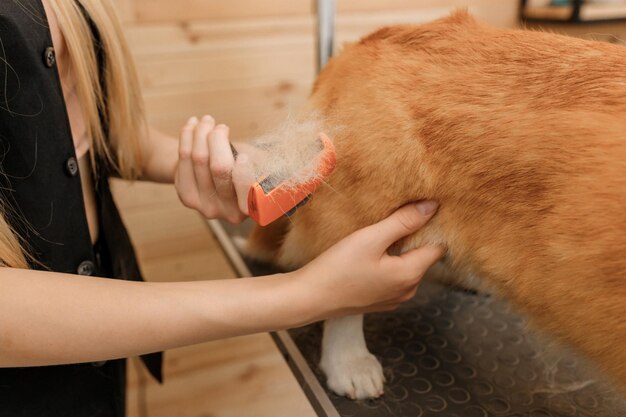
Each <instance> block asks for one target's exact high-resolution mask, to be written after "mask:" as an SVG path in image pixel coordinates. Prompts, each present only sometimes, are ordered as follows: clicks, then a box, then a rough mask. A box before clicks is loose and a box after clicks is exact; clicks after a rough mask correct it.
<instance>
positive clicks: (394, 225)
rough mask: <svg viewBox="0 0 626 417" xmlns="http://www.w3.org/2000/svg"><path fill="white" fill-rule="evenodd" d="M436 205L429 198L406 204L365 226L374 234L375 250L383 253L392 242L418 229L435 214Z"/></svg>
mask: <svg viewBox="0 0 626 417" xmlns="http://www.w3.org/2000/svg"><path fill="white" fill-rule="evenodd" d="M437 207H438V205H437V203H436V202H434V201H430V200H425V201H421V202H419V203H417V204H407V205H406V206H404V207H401V208H400V209H398V210H396V211H395V212H394V213H393V214H392V215H391V216H389V217H387V218H386V219H384V220H382V221H380V222H379V223H376V224H374V225H372V226H370V227H369V228H367V229H368V230H369V231H371V232H372V234H373V235H375V236H376V245H377V250H380V252H381V253H383V252H384V251H386V250H387V248H389V246H391V245H392V244H393V243H395V242H397V241H398V240H400V239H401V238H403V237H405V236H407V235H409V234H411V233H414V232H416V231H418V230H419V229H420V228H421V227H422V226H424V225H425V224H426V222H428V220H429V219H430V218H431V217H432V216H433V215H434V214H435V212H436V211H437Z"/></svg>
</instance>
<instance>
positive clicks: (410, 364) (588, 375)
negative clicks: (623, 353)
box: [225, 225, 626, 417]
mask: <svg viewBox="0 0 626 417" xmlns="http://www.w3.org/2000/svg"><path fill="white" fill-rule="evenodd" d="M248 227H249V226H240V227H232V226H228V225H225V229H226V230H227V233H229V234H231V235H232V234H239V235H243V234H245V231H246V230H247V229H248ZM246 265H247V266H248V269H249V270H250V271H251V272H252V274H253V275H264V274H267V273H271V272H273V269H272V267H271V266H269V265H263V264H259V263H255V262H250V261H246ZM321 331H322V326H321V324H319V323H318V324H314V325H310V326H306V327H302V328H298V329H292V330H289V335H290V336H291V338H292V339H293V341H294V342H295V345H296V346H297V348H298V349H299V351H300V353H301V354H302V356H303V357H304V358H305V359H306V362H307V365H308V366H309V367H310V368H311V370H312V371H313V372H314V374H315V376H316V377H317V378H318V379H319V381H320V383H321V384H322V386H325V382H324V380H325V379H324V375H323V374H322V372H321V371H320V369H319V367H318V366H317V364H318V362H319V355H320V341H321ZM365 336H366V339H367V345H368V347H369V349H370V351H371V352H372V353H373V354H375V355H376V356H377V357H378V358H379V359H380V360H381V362H382V364H383V367H384V373H385V377H386V379H387V383H386V385H385V394H384V396H383V397H381V398H379V399H375V400H367V401H353V400H349V399H347V398H344V397H340V396H337V395H335V394H333V393H332V392H330V391H328V390H326V395H328V397H329V398H330V400H331V402H332V404H333V405H334V407H335V408H336V410H337V411H338V413H339V415H341V416H346V417H348V416H359V417H373V416H376V417H384V416H394V417H402V416H407V417H409V416H410V417H420V416H442V417H443V416H446V417H486V416H507V417H522V416H527V417H550V416H554V417H557V416H566V417H574V416H589V417H626V398H625V397H624V394H623V392H620V391H618V390H617V388H615V387H611V386H610V385H608V384H607V383H606V382H602V381H600V380H598V375H597V374H595V373H594V372H592V371H591V367H590V366H589V364H588V363H586V361H585V360H584V359H582V358H580V357H578V356H577V355H575V354H574V353H573V352H571V351H569V350H567V349H564V348H563V347H557V346H556V344H555V343H554V342H553V341H552V340H551V339H550V338H548V337H546V336H540V335H538V334H537V333H536V332H535V331H532V330H530V329H529V328H528V326H527V324H526V320H525V319H524V318H523V316H522V315H520V314H519V313H517V312H515V311H514V310H513V309H512V308H510V307H509V306H508V304H507V303H505V302H502V301H499V300H496V299H494V298H493V297H491V296H489V295H484V294H476V293H473V292H469V291H463V290H459V289H455V288H451V287H447V286H444V285H441V284H438V283H435V282H428V281H425V282H423V283H422V284H421V285H420V288H419V290H418V292H417V295H416V297H415V298H414V299H413V300H412V301H410V302H409V303H406V304H404V305H403V306H402V307H401V308H400V309H398V310H396V311H394V312H390V313H379V314H370V315H367V316H366V318H365ZM625 348H626V347H625ZM291 365H292V366H293V364H291ZM309 395H310V393H309Z"/></svg>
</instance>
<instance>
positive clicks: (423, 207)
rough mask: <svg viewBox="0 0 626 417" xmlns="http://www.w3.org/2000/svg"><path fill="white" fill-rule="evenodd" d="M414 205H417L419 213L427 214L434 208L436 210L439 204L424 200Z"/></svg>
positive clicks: (432, 211)
mask: <svg viewBox="0 0 626 417" xmlns="http://www.w3.org/2000/svg"><path fill="white" fill-rule="evenodd" d="M415 206H416V207H417V211H419V212H420V214H421V215H423V216H428V215H430V214H433V213H434V212H435V210H437V207H439V204H438V203H437V202H436V201H432V200H425V201H420V202H419V203H417V204H416V205H415Z"/></svg>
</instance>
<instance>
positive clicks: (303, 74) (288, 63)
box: [115, 0, 517, 139]
mask: <svg viewBox="0 0 626 417" xmlns="http://www.w3.org/2000/svg"><path fill="white" fill-rule="evenodd" d="M115 1H116V2H117V3H118V6H119V11H120V14H121V16H122V19H123V21H124V23H125V28H126V33H127V36H128V39H129V41H130V44H131V48H132V51H133V53H134V56H135V58H136V62H137V66H138V71H139V74H140V77H141V82H142V84H143V89H144V95H145V99H146V104H147V109H148V114H149V117H150V120H151V121H152V122H153V123H154V124H155V125H156V126H158V127H160V128H162V129H163V130H165V131H167V132H170V133H175V132H177V131H178V129H179V127H180V126H182V124H183V123H184V121H185V120H186V119H187V118H188V117H189V116H191V115H202V114H205V113H208V114H212V115H214V117H216V119H218V121H220V122H223V123H227V124H228V125H230V126H231V129H232V136H233V137H234V138H235V139H243V138H249V137H252V136H254V135H255V134H258V133H261V132H262V131H263V130H264V129H268V128H270V127H272V126H273V125H275V124H276V123H278V122H279V121H281V120H283V119H284V118H285V117H286V116H287V115H288V114H289V113H290V112H294V111H296V110H297V109H298V108H299V107H300V106H301V105H302V103H303V102H304V100H305V99H306V96H307V94H308V91H309V88H310V86H311V83H312V81H313V79H314V76H315V73H314V68H315V59H314V56H315V55H314V52H315V51H314V44H315V42H314V28H315V19H314V14H313V4H314V3H313V2H312V1H310V0H306V1H302V0H272V1H269V0H266V1H255V0H232V1H222V0H115ZM336 3H337V9H338V11H337V44H338V45H340V44H341V43H343V42H346V41H354V40H356V39H358V38H359V37H360V36H362V35H364V34H366V33H368V32H371V31H372V30H374V29H376V28H378V27H380V26H383V25H388V24H393V23H405V22H413V23H420V22H425V21H429V20H432V19H435V18H438V17H440V16H443V15H446V14H447V13H449V12H450V11H451V10H453V9H455V8H458V7H468V8H469V10H470V11H471V12H473V13H474V14H475V15H477V16H478V17H479V18H481V19H483V20H485V21H487V22H490V23H492V24H495V25H499V26H513V25H515V24H516V7H517V1H516V0H474V1H468V0H466V1H463V0H439V1H437V0H337V1H336Z"/></svg>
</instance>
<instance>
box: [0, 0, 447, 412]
mask: <svg viewBox="0 0 626 417" xmlns="http://www.w3.org/2000/svg"><path fill="white" fill-rule="evenodd" d="M0 52H1V53H2V60H1V62H0V64H1V65H0V77H1V78H2V79H3V80H4V91H3V94H2V97H0V107H1V110H0V143H1V144H2V146H3V156H4V157H3V159H2V160H1V165H2V166H1V167H2V172H3V177H2V178H1V181H2V202H3V215H2V216H0V261H1V262H2V263H3V265H4V266H5V268H2V269H1V270H0V367H2V369H0V415H11V416H45V415H51V416H63V415H71V416H78V415H98V416H121V415H123V414H124V408H125V407H124V387H125V360H124V359H120V358H126V357H128V356H132V355H141V354H146V353H151V352H159V351H161V350H164V349H169V348H173V347H177V346H183V345H188V344H193V343H199V342H204V341H208V340H213V339H218V338H224V337H231V336H237V335H243V334H248V333H254V332H262V331H268V330H275V329H282V328H288V327H293V326H299V325H303V324H305V323H310V322H312V321H316V320H320V319H323V318H329V317H335V316H339V315H344V314H352V313H356V312H364V311H373V310H385V309H390V308H394V307H396V306H397V305H398V304H399V303H400V302H402V301H404V300H406V299H408V298H409V297H410V296H411V295H412V294H413V293H414V291H415V288H416V286H417V284H418V282H419V279H420V278H421V275H422V274H423V272H424V271H425V270H426V269H427V268H428V267H429V266H430V265H431V264H432V263H434V262H435V261H436V260H437V259H438V258H439V257H441V256H442V253H443V249H442V248H438V247H423V248H420V249H418V250H416V251H414V252H411V253H407V254H405V255H403V256H401V257H389V256H387V255H386V249H387V248H388V247H389V246H390V245H391V244H392V243H393V242H395V241H396V240H398V239H399V238H401V237H403V236H404V235H406V234H409V233H411V232H413V231H415V230H416V229H418V228H419V227H420V226H422V225H423V224H424V223H425V222H426V221H427V220H428V219H429V218H430V217H431V216H432V215H433V213H434V211H435V210H436V204H435V203H433V202H422V203H419V204H417V205H409V206H406V207H403V208H401V209H400V210H399V211H397V212H396V213H394V214H392V215H391V216H390V217H389V218H388V219H386V220H384V221H383V222H381V223H378V224H375V225H373V226H370V227H368V228H366V229H363V230H361V231H359V232H357V233H355V234H354V235H352V236H350V237H348V238H347V239H346V240H344V241H342V242H340V243H339V244H338V245H336V246H335V247H333V248H331V249H330V250H329V251H328V252H326V253H324V254H323V255H322V256H320V257H319V258H318V259H317V260H315V261H314V262H312V263H311V264H309V265H308V266H306V267H305V268H303V269H302V270H298V271H295V272H291V273H288V274H278V275H273V276H267V277H261V278H255V279H241V280H211V281H206V282H176V283H144V282H139V281H141V275H140V272H139V269H138V267H137V264H136V260H135V257H134V254H133V250H132V247H131V245H130V241H129V239H128V236H127V234H126V232H125V230H124V227H123V224H122V222H121V219H120V217H119V214H118V212H117V209H116V208H115V205H114V203H113V200H112V198H111V194H110V191H109V187H108V182H107V178H108V177H109V176H120V177H123V178H126V179H140V180H146V181H158V182H169V183H175V186H176V189H177V191H178V194H179V196H180V198H181V200H182V202H183V203H184V204H185V205H187V206H188V207H191V208H194V209H196V210H198V211H199V212H201V213H202V214H203V215H205V216H206V217H210V218H223V219H226V220H229V221H232V222H238V221H241V220H243V218H244V217H245V215H246V206H245V196H246V192H247V189H248V187H249V185H250V182H251V181H250V175H248V174H247V172H248V171H247V169H246V156H245V145H243V144H241V146H240V145H237V147H238V149H240V150H242V151H243V153H242V155H241V157H239V158H238V160H237V163H236V164H235V162H234V161H233V157H232V153H231V151H230V144H229V139H228V134H229V132H228V128H227V127H226V126H224V125H217V126H215V122H214V121H213V119H212V118H211V117H209V116H205V117H203V118H202V119H201V120H198V119H196V118H191V119H190V120H189V121H188V122H187V124H186V126H185V127H184V128H183V129H182V133H181V136H180V140H176V139H174V138H170V137H168V136H166V135H163V134H161V133H159V132H156V131H155V130H152V129H149V128H147V127H146V126H145V124H144V121H145V118H144V115H143V106H142V103H141V96H140V93H139V87H138V83H137V80H136V75H135V73H134V68H133V65H132V62H131V59H130V54H129V53H128V49H127V46H126V44H125V42H124V39H123V37H122V34H121V28H120V23H119V21H118V20H117V19H116V17H115V13H114V10H113V7H112V4H111V3H109V1H101V0H79V1H77V0H5V1H3V2H0ZM90 275H95V276H100V277H108V278H118V279H95V278H93V277H89V276H90ZM158 359H159V358H158V357H156V358H155V357H154V356H152V360H150V358H148V360H147V363H148V364H149V365H151V366H150V369H151V370H152V371H153V374H155V375H157V376H158V375H159V366H158V365H159V363H158Z"/></svg>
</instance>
